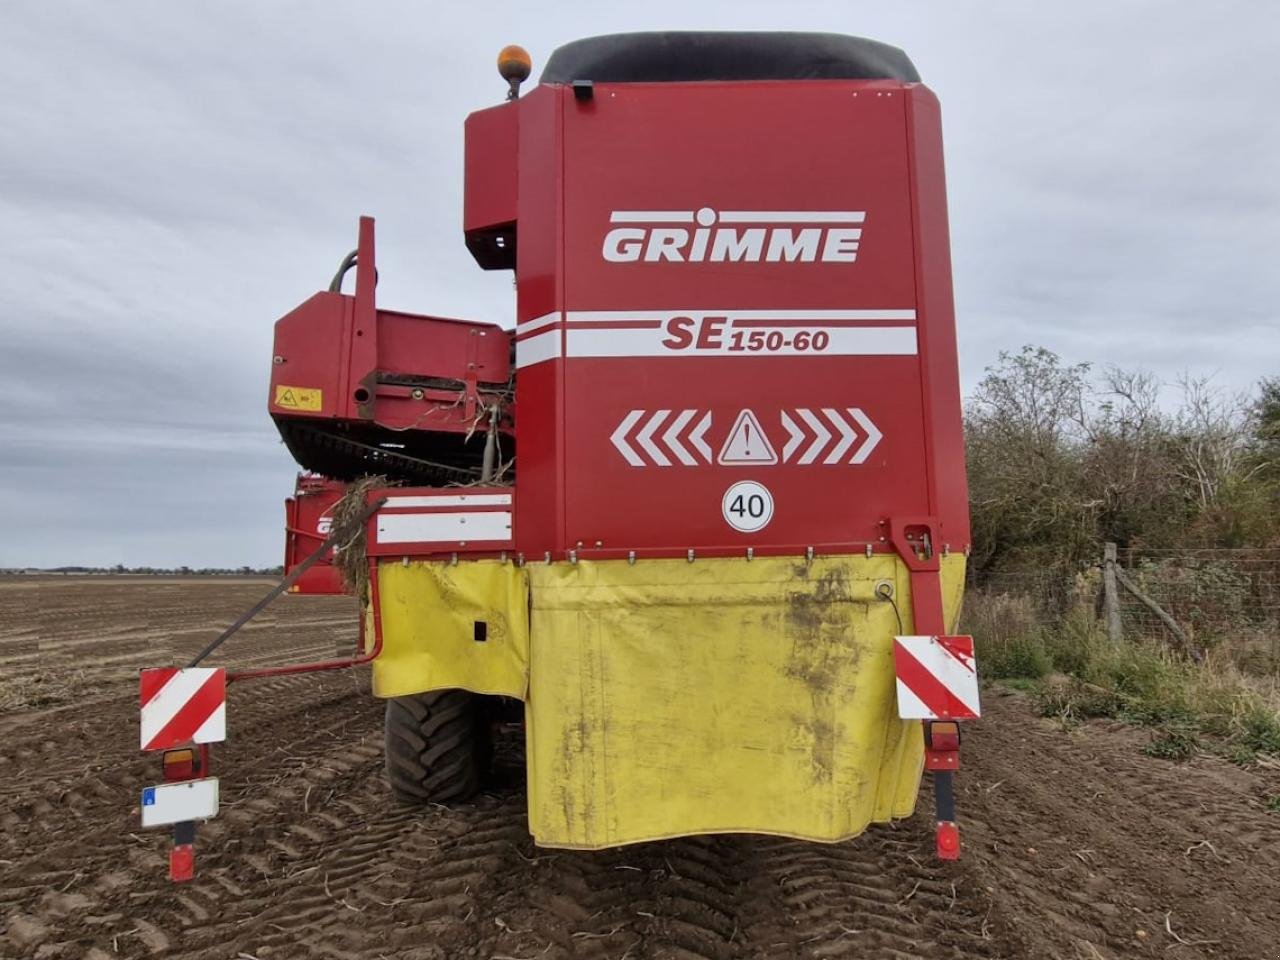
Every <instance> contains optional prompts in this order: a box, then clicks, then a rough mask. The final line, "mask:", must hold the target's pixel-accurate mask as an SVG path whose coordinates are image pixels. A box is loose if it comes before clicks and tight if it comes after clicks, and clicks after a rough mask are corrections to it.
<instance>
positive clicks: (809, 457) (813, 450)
mask: <svg viewBox="0 0 1280 960" xmlns="http://www.w3.org/2000/svg"><path fill="white" fill-rule="evenodd" d="M796 413H798V414H800V419H802V420H803V421H804V422H805V423H806V424H807V425H808V427H809V429H810V430H812V431H813V443H811V444H809V446H808V448H807V449H806V450H805V452H804V453H803V454H802V455H801V456H800V459H799V460H797V461H796V462H797V463H799V464H800V465H801V466H804V465H805V464H809V463H813V461H814V460H816V459H818V454H819V453H821V452H822V448H823V447H825V446H826V445H827V441H828V440H830V439H831V431H830V430H828V429H827V428H826V427H824V426H823V425H822V421H821V420H819V419H818V418H817V417H816V416H814V415H813V412H812V411H810V410H807V409H805V408H804V407H800V408H799V409H797V410H796Z"/></svg>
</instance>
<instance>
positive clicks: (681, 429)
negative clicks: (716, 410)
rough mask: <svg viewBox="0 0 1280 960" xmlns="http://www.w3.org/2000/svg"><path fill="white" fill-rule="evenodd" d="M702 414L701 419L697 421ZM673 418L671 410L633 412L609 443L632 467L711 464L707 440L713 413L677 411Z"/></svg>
mask: <svg viewBox="0 0 1280 960" xmlns="http://www.w3.org/2000/svg"><path fill="white" fill-rule="evenodd" d="M699 413H702V417H701V418H700V419H697V418H698V414H699ZM671 414H672V411H670V410H654V411H652V412H650V411H648V410H632V411H630V412H629V413H628V414H627V415H626V416H625V417H623V418H622V422H621V423H619V424H618V427H617V429H616V430H614V431H613V433H612V434H610V435H609V442H610V443H612V444H613V446H614V448H615V449H616V450H617V451H618V453H620V454H622V458H623V459H624V460H626V461H627V463H629V464H630V465H631V466H633V467H650V466H652V467H670V466H675V464H676V463H678V464H680V465H681V466H685V467H696V466H699V458H701V462H702V463H711V462H712V453H711V447H710V446H708V445H707V441H706V439H705V436H706V433H707V431H708V430H709V429H710V428H711V411H710V410H707V411H705V412H703V411H699V410H696V409H694V410H677V411H675V416H674V417H672V415H671ZM695 420H696V422H695ZM691 423H692V424H693V427H692V429H690V427H689V425H690V424H691ZM637 428H638V429H637ZM664 428H665V429H664ZM686 444H688V446H686ZM695 454H696V455H695ZM673 461H674V462H673Z"/></svg>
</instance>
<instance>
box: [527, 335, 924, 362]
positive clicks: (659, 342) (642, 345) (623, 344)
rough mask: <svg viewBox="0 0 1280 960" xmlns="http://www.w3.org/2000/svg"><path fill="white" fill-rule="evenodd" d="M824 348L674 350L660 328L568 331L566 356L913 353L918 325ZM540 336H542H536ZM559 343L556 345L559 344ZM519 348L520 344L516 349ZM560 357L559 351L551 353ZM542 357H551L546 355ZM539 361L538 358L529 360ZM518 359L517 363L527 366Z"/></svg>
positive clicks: (837, 340)
mask: <svg viewBox="0 0 1280 960" xmlns="http://www.w3.org/2000/svg"><path fill="white" fill-rule="evenodd" d="M828 332H829V334H830V336H829V339H828V343H827V345H826V346H825V347H824V348H823V349H822V350H813V349H803V350H802V349H799V348H798V347H797V346H796V344H795V341H794V340H790V341H789V342H788V344H787V345H786V346H783V347H780V348H779V349H777V350H768V351H760V350H757V351H745V350H743V349H737V350H735V349H733V345H732V343H731V342H730V341H729V340H728V338H721V340H720V343H719V345H718V346H713V347H693V346H691V347H689V348H687V349H680V350H677V349H673V348H671V347H670V346H666V345H665V344H664V342H663V341H664V340H666V339H667V338H668V334H667V333H666V331H664V330H663V329H661V328H653V329H648V330H620V329H603V330H591V329H585V330H569V331H567V334H566V335H567V337H568V341H567V346H566V349H565V354H564V355H565V356H566V357H708V356H718V357H831V356H836V357H875V356H914V355H915V353H916V330H915V327H842V328H833V329H831V330H829V331H828ZM535 339H540V338H535ZM558 346H559V345H558V344H557V347H558ZM518 350H519V347H517V351H518ZM552 356H559V352H558V350H557V352H556V353H555V354H552ZM542 359H548V358H547V357H544V358H542ZM529 362H536V361H529ZM524 365H525V364H522V363H521V362H520V361H519V359H518V353H517V362H516V366H517V367H520V366H524Z"/></svg>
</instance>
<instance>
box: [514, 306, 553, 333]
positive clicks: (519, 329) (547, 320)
mask: <svg viewBox="0 0 1280 960" xmlns="http://www.w3.org/2000/svg"><path fill="white" fill-rule="evenodd" d="M559 319H560V311H559V310H556V311H554V312H553V313H544V314H543V315H542V316H540V317H534V318H533V319H532V320H525V321H523V322H522V323H517V324H516V333H528V332H530V331H531V330H541V329H542V328H543V327H549V326H551V325H552V324H553V323H556V322H557V321H559Z"/></svg>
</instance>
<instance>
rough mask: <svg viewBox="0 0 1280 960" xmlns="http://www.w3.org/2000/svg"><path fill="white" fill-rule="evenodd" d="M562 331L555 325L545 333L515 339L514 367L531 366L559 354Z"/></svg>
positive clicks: (518, 368)
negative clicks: (554, 327)
mask: <svg viewBox="0 0 1280 960" xmlns="http://www.w3.org/2000/svg"><path fill="white" fill-rule="evenodd" d="M562 337H563V332H562V331H561V330H560V328H559V327H557V328H556V329H554V330H548V331H547V332H546V333H539V334H538V335H537V336H533V337H530V338H529V339H528V340H517V341H516V369H517V370H520V369H522V368H524V367H531V366H533V365H534V364H535V363H542V361H544V360H555V359H556V358H557V357H559V356H560V355H561V352H560V350H561V348H560V341H561V338H562Z"/></svg>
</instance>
